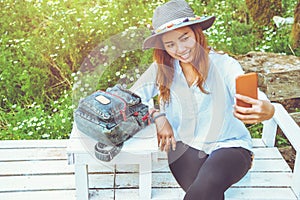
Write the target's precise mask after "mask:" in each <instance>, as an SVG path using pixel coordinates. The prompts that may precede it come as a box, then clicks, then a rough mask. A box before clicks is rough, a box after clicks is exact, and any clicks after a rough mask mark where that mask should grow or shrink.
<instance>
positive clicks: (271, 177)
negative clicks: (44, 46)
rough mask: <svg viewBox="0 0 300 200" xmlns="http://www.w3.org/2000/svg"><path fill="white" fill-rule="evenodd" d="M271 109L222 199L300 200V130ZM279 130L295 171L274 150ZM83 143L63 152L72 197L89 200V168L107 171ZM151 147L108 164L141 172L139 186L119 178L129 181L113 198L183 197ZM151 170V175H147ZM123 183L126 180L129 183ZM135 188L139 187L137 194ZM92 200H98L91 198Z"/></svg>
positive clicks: (160, 155)
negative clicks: (71, 168) (248, 162)
mask: <svg viewBox="0 0 300 200" xmlns="http://www.w3.org/2000/svg"><path fill="white" fill-rule="evenodd" d="M274 106H275V110H276V111H275V115H274V117H273V118H272V119H271V120H268V121H266V122H264V128H263V135H262V138H261V139H253V141H254V148H253V151H254V153H255V159H254V163H253V167H252V169H251V170H250V171H249V173H248V174H247V175H246V176H245V177H244V178H243V179H242V180H241V181H239V182H238V183H236V184H234V185H233V186H232V187H231V188H230V189H229V190H228V191H226V193H225V197H226V200H229V199H230V200H239V199H257V200H258V199H259V200H263V199H268V200H274V199H278V200H292V199H293V200H295V199H300V158H299V155H300V154H299V153H298V152H299V151H300V128H299V126H298V125H297V124H296V123H295V122H294V120H293V119H292V118H291V117H290V115H289V114H288V113H287V111H286V110H285V109H284V108H283V107H282V105H280V104H276V103H274ZM278 126H279V127H280V128H281V130H282V131H283V133H284V134H285V136H286V137H287V138H288V140H289V141H290V143H291V144H292V146H293V148H294V149H295V150H296V152H297V154H296V160H295V165H294V170H291V169H290V167H289V166H288V165H287V163H286V162H285V160H284V159H283V157H282V155H281V154H280V152H279V151H278V149H277V148H276V147H274V144H275V136H276V131H277V127H278ZM94 142H95V141H94ZM140 142H142V141H139V143H140ZM152 142H153V140H152ZM132 143H134V141H132ZM86 144H87V143H86V142H83V140H82V138H81V137H80V136H78V135H77V136H76V135H74V134H73V133H72V136H71V139H70V140H69V145H68V148H67V153H68V157H69V159H68V160H69V163H70V164H74V165H75V177H76V178H75V179H76V195H77V199H78V200H84V199H88V195H89V180H88V177H89V175H88V166H90V165H91V166H93V165H95V164H96V165H98V167H99V168H101V167H104V168H105V167H107V166H108V163H103V162H100V161H98V160H97V159H96V158H95V157H94V155H93V153H92V152H91V151H89V150H87V149H86V147H84V145H86ZM92 144H94V143H92ZM145 144H146V143H145ZM153 145H155V147H153V148H148V150H147V148H145V153H142V154H136V151H134V148H132V147H133V146H134V145H133V146H131V145H128V147H130V148H127V147H126V145H125V146H124V149H123V150H124V152H121V153H120V154H119V155H118V156H117V157H116V158H115V159H114V160H113V161H112V162H111V163H110V164H112V165H119V164H122V163H124V164H138V165H139V166H140V167H139V168H138V169H137V170H138V171H139V181H138V182H135V181H134V176H135V174H132V173H128V174H127V173H125V174H120V175H121V176H122V177H125V176H126V177H127V179H123V181H120V183H118V185H117V186H114V189H116V188H119V189H117V191H115V194H114V197H113V198H114V199H122V200H123V199H143V200H144V199H150V198H151V199H168V200H169V199H174V200H175V199H176V200H180V199H182V198H183V195H184V192H183V191H182V189H181V188H180V187H179V186H178V184H177V183H176V181H175V179H174V178H173V177H172V175H171V173H170V171H169V169H168V167H167V160H166V155H165V153H162V152H157V147H156V145H157V144H156V142H154V143H153ZM142 146H143V145H142ZM150 146H151V145H150ZM139 152H141V150H139ZM150 171H152V173H149V172H150ZM151 177H152V178H151ZM124 181H127V183H126V182H124ZM122 188H124V189H122ZM135 188H138V191H137V190H136V189H135ZM90 193H91V191H90ZM96 193H97V194H96V196H97V195H99V197H100V196H101V190H97V192H96ZM91 199H97V198H96V197H95V195H94V196H93V197H92V198H91ZM100 199H101V198H100Z"/></svg>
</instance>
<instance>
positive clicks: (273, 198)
mask: <svg viewBox="0 0 300 200" xmlns="http://www.w3.org/2000/svg"><path fill="white" fill-rule="evenodd" d="M98 195H99V196H101V194H98ZM183 197H184V191H183V190H182V189H181V188H154V189H152V199H153V200H182V199H183ZM249 197H251V199H253V200H296V199H297V198H296V197H295V195H294V193H293V191H292V190H291V189H289V188H229V189H228V190H227V191H226V193H225V199H226V200H249V199H250V198H249ZM116 200H138V189H132V190H125V189H117V190H116Z"/></svg>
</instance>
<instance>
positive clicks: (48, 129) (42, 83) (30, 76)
mask: <svg viewBox="0 0 300 200" xmlns="http://www.w3.org/2000/svg"><path fill="white" fill-rule="evenodd" d="M164 2H165V0H155V1H152V0H151V1H150V0H131V1H129V0H115V1H113V0H97V1H88V0H78V1H75V0H71V1H67V0H65V1H43V0H38V1H37V0H36V1H34V0H26V1H13V0H0V7H1V11H0V31H1V39H0V51H1V54H0V87H1V90H0V104H1V110H0V128H1V132H0V139H2V140H3V139H13V140H16V139H61V138H68V136H69V133H70V131H71V127H72V121H73V117H72V113H73V110H74V105H73V102H72V86H73V83H74V81H76V80H77V79H78V70H79V69H80V66H81V63H82V62H83V60H84V58H85V57H86V56H87V55H88V54H89V52H91V51H92V50H93V49H94V48H95V47H96V46H97V44H99V43H101V42H103V41H105V40H106V39H107V38H109V37H111V36H113V35H115V34H118V33H120V32H122V31H124V30H134V29H137V28H149V27H150V24H151V17H152V12H153V9H154V8H155V7H156V6H157V5H160V4H162V3H164ZM188 2H189V3H190V5H191V6H192V7H193V8H194V10H195V12H196V13H197V14H199V15H215V16H217V21H216V23H215V24H214V27H213V28H211V29H209V31H207V32H206V34H207V35H208V38H209V43H210V45H211V46H213V47H215V48H217V49H220V50H223V51H225V52H228V53H229V54H244V53H247V52H249V51H266V52H277V53H284V54H293V53H294V54H296V55H297V56H300V50H299V49H291V47H290V32H291V26H290V25H287V26H282V27H280V28H277V27H276V26H275V25H271V26H257V25H256V24H255V23H254V22H253V21H252V19H251V18H250V17H249V12H248V10H247V9H246V4H245V2H244V1H243V0H226V1H225V0H223V1H220V0H202V1H200V0H188ZM295 5H296V1H294V0H283V1H282V17H293V15H294V14H293V12H294V8H295ZM151 61H152V58H151V50H147V51H145V52H142V51H139V50H137V51H133V52H129V53H124V55H122V56H121V57H120V59H118V60H117V61H116V62H114V63H113V64H112V66H110V68H109V70H108V71H106V72H105V74H104V75H103V76H102V77H100V78H99V82H98V83H94V84H96V85H97V87H99V88H106V87H108V86H110V85H113V84H114V83H116V82H117V81H118V80H119V79H122V78H124V77H127V78H128V79H129V81H130V82H133V81H135V80H136V79H137V78H138V77H139V75H140V74H141V73H142V72H143V70H144V68H142V69H141V68H139V67H138V66H147V65H148V64H150V63H151ZM129 71H130V72H132V73H130V74H128V72H129ZM255 131H256V128H255Z"/></svg>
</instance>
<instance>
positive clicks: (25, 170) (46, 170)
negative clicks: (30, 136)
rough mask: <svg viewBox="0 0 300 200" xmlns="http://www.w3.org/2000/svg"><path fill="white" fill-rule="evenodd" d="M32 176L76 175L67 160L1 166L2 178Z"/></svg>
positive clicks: (19, 162)
mask: <svg viewBox="0 0 300 200" xmlns="http://www.w3.org/2000/svg"><path fill="white" fill-rule="evenodd" d="M32 174H74V166H73V165H67V161H66V160H51V161H26V162H24V161H15V162H6V163H2V164H1V165H0V176H15V175H32Z"/></svg>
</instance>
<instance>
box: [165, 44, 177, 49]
mask: <svg viewBox="0 0 300 200" xmlns="http://www.w3.org/2000/svg"><path fill="white" fill-rule="evenodd" d="M174 46H175V45H174V43H168V44H166V47H167V48H168V49H171V48H173V47H174Z"/></svg>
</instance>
